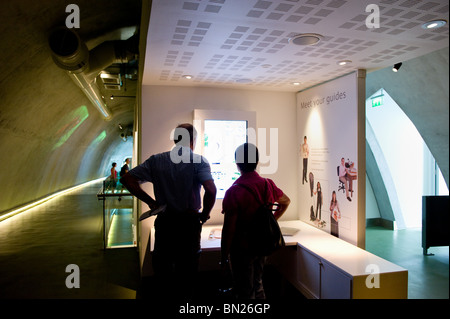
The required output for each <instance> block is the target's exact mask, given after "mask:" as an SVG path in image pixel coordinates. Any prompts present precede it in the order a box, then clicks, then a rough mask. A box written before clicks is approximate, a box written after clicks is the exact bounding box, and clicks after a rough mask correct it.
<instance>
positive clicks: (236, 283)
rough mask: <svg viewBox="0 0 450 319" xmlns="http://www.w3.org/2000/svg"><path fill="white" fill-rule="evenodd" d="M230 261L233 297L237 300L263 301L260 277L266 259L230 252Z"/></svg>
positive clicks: (263, 294) (263, 295)
mask: <svg viewBox="0 0 450 319" xmlns="http://www.w3.org/2000/svg"><path fill="white" fill-rule="evenodd" d="M230 261H231V271H232V273H233V294H234V295H235V297H236V298H237V299H265V297H266V296H265V293H264V287H263V280H262V277H263V270H264V264H265V262H266V257H264V256H252V255H248V254H245V253H243V252H231V254H230Z"/></svg>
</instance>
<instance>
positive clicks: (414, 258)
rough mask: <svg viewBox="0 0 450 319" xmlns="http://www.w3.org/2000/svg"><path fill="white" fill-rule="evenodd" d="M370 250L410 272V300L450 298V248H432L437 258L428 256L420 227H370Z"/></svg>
mask: <svg viewBox="0 0 450 319" xmlns="http://www.w3.org/2000/svg"><path fill="white" fill-rule="evenodd" d="M366 250H368V251H370V252H371V253H373V254H375V255H377V256H380V257H382V258H384V259H386V260H389V261H391V262H393V263H394V264H397V265H399V266H401V267H403V268H406V269H408V299H448V298H449V296H448V289H449V288H448V285H449V267H448V265H449V247H448V246H447V247H431V248H429V249H428V253H432V254H434V255H433V256H424V255H423V250H422V230H421V229H420V228H412V229H406V230H388V229H385V228H382V227H368V228H367V229H366ZM380 284H381V283H380Z"/></svg>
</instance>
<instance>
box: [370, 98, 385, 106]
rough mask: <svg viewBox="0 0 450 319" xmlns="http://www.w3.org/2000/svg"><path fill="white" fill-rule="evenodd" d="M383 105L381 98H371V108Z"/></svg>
mask: <svg viewBox="0 0 450 319" xmlns="http://www.w3.org/2000/svg"><path fill="white" fill-rule="evenodd" d="M381 105H383V96H376V97H374V98H372V107H377V106H381Z"/></svg>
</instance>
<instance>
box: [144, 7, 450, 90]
mask: <svg viewBox="0 0 450 319" xmlns="http://www.w3.org/2000/svg"><path fill="white" fill-rule="evenodd" d="M369 4H377V5H378V8H379V10H380V25H379V28H368V27H367V26H366V19H367V17H368V16H369V15H370V14H371V12H366V7H367V5H369ZM448 15H449V3H448V0H432V1H423V0H382V1H374V0H277V1H264V0H198V1H196V0H190V1H182V0H154V1H153V5H152V13H151V18H150V26H149V30H148V31H149V33H148V40H147V52H146V64H145V71H144V79H143V83H144V85H197V86H200V85H205V86H214V85H218V86H224V87H245V88H253V89H265V90H282V91H298V90H300V89H302V88H306V87H309V86H311V85H315V84H318V83H320V82H323V81H326V80H329V79H332V78H335V77H337V76H340V75H343V74H346V73H348V72H351V71H352V70H355V69H359V68H362V69H367V70H368V71H370V70H372V69H378V68H384V67H387V66H391V65H393V64H395V63H397V62H402V61H407V60H409V59H412V58H414V57H418V56H421V55H424V54H427V53H430V52H432V51H435V50H438V49H441V48H444V47H447V46H448V40H449V29H448V25H447V26H445V27H442V28H439V29H436V30H425V29H423V28H422V27H421V25H422V24H423V23H424V22H427V21H430V20H433V19H445V20H448ZM300 33H317V34H320V35H322V36H323V38H322V40H321V41H320V42H319V43H317V44H316V45H314V46H296V45H294V44H292V43H290V42H289V39H290V38H291V37H293V36H294V35H297V34H300ZM340 60H351V61H352V62H351V63H350V64H348V65H345V66H340V65H338V64H337V62H338V61H340ZM187 74H189V75H191V76H192V77H193V78H192V79H190V80H188V79H185V78H184V77H183V75H187ZM293 82H300V83H301V84H300V85H297V86H294V85H293V84H292V83H293Z"/></svg>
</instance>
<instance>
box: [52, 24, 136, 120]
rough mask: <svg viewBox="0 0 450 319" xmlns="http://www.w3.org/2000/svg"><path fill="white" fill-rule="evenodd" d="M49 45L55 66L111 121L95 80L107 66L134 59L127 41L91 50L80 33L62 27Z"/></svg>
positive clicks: (115, 42)
mask: <svg viewBox="0 0 450 319" xmlns="http://www.w3.org/2000/svg"><path fill="white" fill-rule="evenodd" d="M49 46H50V49H51V52H52V58H53V61H54V62H55V63H56V65H57V66H59V67H60V68H62V69H64V70H66V71H67V72H68V74H69V75H70V77H71V78H72V79H73V80H74V82H75V83H76V84H77V85H78V86H79V87H80V88H81V89H82V91H83V92H84V93H85V94H86V96H87V97H88V98H89V100H90V101H91V102H92V104H93V105H94V106H95V107H96V108H97V109H98V110H99V111H100V113H101V114H102V115H103V117H104V118H105V119H106V120H110V119H111V111H110V110H109V108H108V107H107V105H106V103H105V101H104V100H103V97H102V94H101V92H100V89H99V87H98V85H97V83H96V79H97V75H98V74H99V73H100V72H101V71H102V70H104V69H105V68H107V67H108V66H110V65H112V64H114V63H127V62H129V61H131V60H132V59H134V58H135V55H134V54H133V53H130V52H128V51H127V41H107V42H103V43H102V44H100V45H98V46H97V47H95V48H93V49H92V50H91V51H89V50H88V49H87V46H86V44H85V43H84V42H83V41H81V39H80V37H79V36H78V34H77V33H75V32H74V31H72V29H67V28H64V27H62V28H58V29H56V30H54V31H53V32H52V33H51V34H50V36H49Z"/></svg>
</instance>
